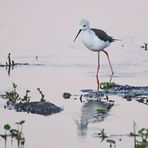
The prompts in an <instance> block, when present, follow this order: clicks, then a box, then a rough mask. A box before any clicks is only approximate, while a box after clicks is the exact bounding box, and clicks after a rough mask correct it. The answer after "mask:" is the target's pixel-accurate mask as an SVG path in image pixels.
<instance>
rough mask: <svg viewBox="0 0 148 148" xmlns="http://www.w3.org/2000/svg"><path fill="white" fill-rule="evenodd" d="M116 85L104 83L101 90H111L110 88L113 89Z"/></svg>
mask: <svg viewBox="0 0 148 148" xmlns="http://www.w3.org/2000/svg"><path fill="white" fill-rule="evenodd" d="M115 85H116V83H115V82H102V83H101V84H100V88H101V89H110V88H113V87H114V86H115Z"/></svg>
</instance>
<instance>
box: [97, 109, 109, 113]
mask: <svg viewBox="0 0 148 148" xmlns="http://www.w3.org/2000/svg"><path fill="white" fill-rule="evenodd" d="M96 111H97V112H100V113H106V112H108V109H100V108H98V109H97V110H96Z"/></svg>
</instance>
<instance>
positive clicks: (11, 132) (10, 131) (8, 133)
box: [0, 120, 25, 148]
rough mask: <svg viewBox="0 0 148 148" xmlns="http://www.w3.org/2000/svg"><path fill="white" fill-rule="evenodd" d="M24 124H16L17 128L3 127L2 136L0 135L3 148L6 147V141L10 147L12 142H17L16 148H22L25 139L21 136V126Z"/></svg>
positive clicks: (7, 125)
mask: <svg viewBox="0 0 148 148" xmlns="http://www.w3.org/2000/svg"><path fill="white" fill-rule="evenodd" d="M24 123H25V121H24V120H22V121H20V122H16V124H17V128H11V125H10V124H8V123H7V124H5V125H4V130H5V132H4V134H1V133H0V137H1V139H3V140H4V148H6V147H7V146H8V139H10V140H11V145H12V144H13V140H16V141H17V146H18V148H23V147H24V145H25V137H24V134H23V124H24Z"/></svg>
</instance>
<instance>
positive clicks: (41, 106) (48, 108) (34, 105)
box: [8, 101, 63, 116]
mask: <svg viewBox="0 0 148 148" xmlns="http://www.w3.org/2000/svg"><path fill="white" fill-rule="evenodd" d="M9 104H10V103H9ZM8 108H9V109H12V104H11V108H10V106H8ZM13 109H14V110H16V111H18V112H27V113H33V114H40V115H44V116H48V115H51V114H53V113H58V112H60V111H62V110H63V109H62V108H61V107H58V106H56V105H54V104H53V103H50V102H45V101H44V102H26V103H15V104H13Z"/></svg>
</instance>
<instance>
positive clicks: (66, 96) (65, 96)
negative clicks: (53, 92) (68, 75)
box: [63, 92, 72, 99]
mask: <svg viewBox="0 0 148 148" xmlns="http://www.w3.org/2000/svg"><path fill="white" fill-rule="evenodd" d="M71 96H72V94H70V93H68V92H64V93H63V98H64V99H69V98H70V97H71Z"/></svg>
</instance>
